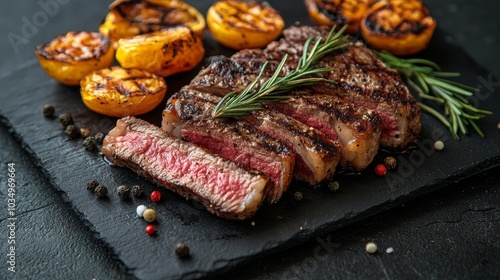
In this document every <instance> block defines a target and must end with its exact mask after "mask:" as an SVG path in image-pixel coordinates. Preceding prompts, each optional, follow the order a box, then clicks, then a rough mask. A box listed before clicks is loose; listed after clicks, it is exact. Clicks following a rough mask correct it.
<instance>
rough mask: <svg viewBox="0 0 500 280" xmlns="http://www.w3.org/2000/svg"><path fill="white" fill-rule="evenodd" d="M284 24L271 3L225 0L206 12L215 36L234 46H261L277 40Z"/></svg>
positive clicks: (227, 45)
mask: <svg viewBox="0 0 500 280" xmlns="http://www.w3.org/2000/svg"><path fill="white" fill-rule="evenodd" d="M284 26H285V23H284V21H283V18H282V17H281V16H280V15H279V13H278V12H277V11H276V10H275V9H273V8H272V7H271V6H269V5H268V4H261V3H257V2H253V1H252V2H246V1H236V0H222V1H218V2H216V3H215V4H213V5H212V6H211V7H210V8H209V9H208V12H207V27H208V29H209V30H210V33H211V34H212V37H213V38H214V39H215V40H216V41H217V42H219V43H220V44H222V45H224V46H226V47H229V48H232V49H237V50H241V49H246V48H260V47H264V46H266V45H267V44H269V42H271V41H273V40H274V39H276V38H277V37H278V36H279V35H280V34H281V31H283V28H284Z"/></svg>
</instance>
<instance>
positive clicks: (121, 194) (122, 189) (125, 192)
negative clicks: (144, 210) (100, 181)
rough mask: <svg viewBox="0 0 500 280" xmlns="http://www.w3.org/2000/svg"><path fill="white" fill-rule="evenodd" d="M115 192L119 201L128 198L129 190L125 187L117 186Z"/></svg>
mask: <svg viewBox="0 0 500 280" xmlns="http://www.w3.org/2000/svg"><path fill="white" fill-rule="evenodd" d="M116 192H117V193H118V196H119V197H120V198H121V199H128V198H129V197H130V189H129V187H127V186H125V185H121V186H118V188H117V189H116Z"/></svg>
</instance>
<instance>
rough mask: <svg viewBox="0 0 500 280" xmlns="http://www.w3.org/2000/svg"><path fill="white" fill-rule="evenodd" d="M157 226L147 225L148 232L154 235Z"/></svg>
mask: <svg viewBox="0 0 500 280" xmlns="http://www.w3.org/2000/svg"><path fill="white" fill-rule="evenodd" d="M155 231H156V230H155V227H154V226H153V225H147V226H146V233H147V234H149V235H152V234H153V233H155Z"/></svg>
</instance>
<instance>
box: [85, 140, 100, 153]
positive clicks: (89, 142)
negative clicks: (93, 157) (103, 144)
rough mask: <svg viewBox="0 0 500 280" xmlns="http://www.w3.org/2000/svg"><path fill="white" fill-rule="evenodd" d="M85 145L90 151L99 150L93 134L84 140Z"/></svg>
mask: <svg viewBox="0 0 500 280" xmlns="http://www.w3.org/2000/svg"><path fill="white" fill-rule="evenodd" d="M83 147H84V148H85V150H87V151H89V152H95V151H97V145H96V143H95V138H94V137H93V136H89V137H87V138H85V139H84V140H83Z"/></svg>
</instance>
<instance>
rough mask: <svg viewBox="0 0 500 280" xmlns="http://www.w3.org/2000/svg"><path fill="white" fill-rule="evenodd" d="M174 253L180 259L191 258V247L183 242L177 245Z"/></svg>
mask: <svg viewBox="0 0 500 280" xmlns="http://www.w3.org/2000/svg"><path fill="white" fill-rule="evenodd" d="M174 251H175V254H176V255H177V256H178V257H179V258H187V257H188V256H189V247H188V246H186V244H184V243H182V242H179V243H177V244H175V248H174Z"/></svg>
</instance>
